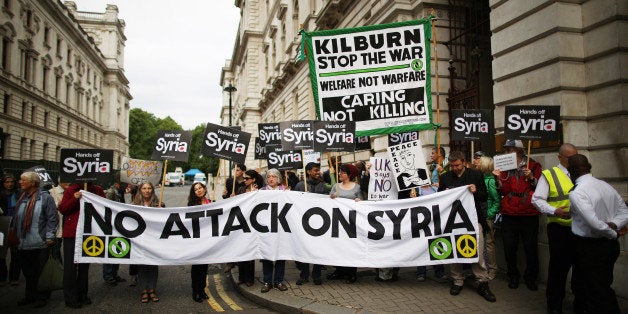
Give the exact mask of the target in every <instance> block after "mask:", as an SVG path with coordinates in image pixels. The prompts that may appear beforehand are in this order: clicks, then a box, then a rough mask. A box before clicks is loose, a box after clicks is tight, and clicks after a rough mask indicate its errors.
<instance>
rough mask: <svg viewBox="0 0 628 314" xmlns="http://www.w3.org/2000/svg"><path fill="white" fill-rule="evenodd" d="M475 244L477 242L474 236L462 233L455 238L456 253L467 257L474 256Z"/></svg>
mask: <svg viewBox="0 0 628 314" xmlns="http://www.w3.org/2000/svg"><path fill="white" fill-rule="evenodd" d="M477 244H478V243H477V241H476V240H475V237H473V236H472V235H469V234H463V235H462V236H460V237H459V238H458V239H457V240H456V248H457V249H458V253H460V255H462V256H464V257H467V258H469V257H473V256H475V253H476V252H477V250H478V246H477ZM463 245H464V246H463Z"/></svg>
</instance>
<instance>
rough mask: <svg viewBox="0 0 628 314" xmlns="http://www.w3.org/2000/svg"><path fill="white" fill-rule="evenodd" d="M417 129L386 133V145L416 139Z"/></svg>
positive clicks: (417, 136)
mask: <svg viewBox="0 0 628 314" xmlns="http://www.w3.org/2000/svg"><path fill="white" fill-rule="evenodd" d="M418 140H419V131H412V132H404V133H390V134H388V146H389V147H390V146H395V145H399V144H402V143H407V142H412V141H418Z"/></svg>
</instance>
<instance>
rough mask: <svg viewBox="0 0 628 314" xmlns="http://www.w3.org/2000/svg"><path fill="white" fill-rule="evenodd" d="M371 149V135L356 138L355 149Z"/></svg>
mask: <svg viewBox="0 0 628 314" xmlns="http://www.w3.org/2000/svg"><path fill="white" fill-rule="evenodd" d="M367 149H371V137H370V136H358V137H356V138H355V150H367Z"/></svg>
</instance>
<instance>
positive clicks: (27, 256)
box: [12, 171, 59, 308]
mask: <svg viewBox="0 0 628 314" xmlns="http://www.w3.org/2000/svg"><path fill="white" fill-rule="evenodd" d="M40 183H41V179H40V178H39V175H38V174H37V173H36V172H30V171H28V172H24V173H23V174H22V176H21V177H20V186H21V188H22V195H20V198H19V199H18V201H17V203H16V205H15V208H14V210H15V212H14V216H13V223H12V226H13V227H14V228H15V229H16V231H17V237H18V239H19V240H20V244H19V245H18V255H19V261H20V265H21V266H22V273H23V274H24V278H26V287H25V289H24V299H22V300H20V301H18V302H17V305H18V306H24V305H28V304H33V303H34V304H35V306H34V307H35V308H41V307H44V306H45V305H46V304H47V303H48V299H49V298H50V291H41V290H39V289H38V287H37V284H38V282H39V276H40V275H41V271H42V270H43V267H44V265H45V264H46V261H47V260H48V256H50V251H49V248H50V246H52V245H54V242H55V233H56V231H57V225H58V219H59V218H58V216H57V206H55V202H54V200H53V199H52V197H51V196H50V194H48V193H47V192H43V191H40V190H39V186H40Z"/></svg>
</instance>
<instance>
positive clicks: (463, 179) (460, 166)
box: [438, 151, 496, 302]
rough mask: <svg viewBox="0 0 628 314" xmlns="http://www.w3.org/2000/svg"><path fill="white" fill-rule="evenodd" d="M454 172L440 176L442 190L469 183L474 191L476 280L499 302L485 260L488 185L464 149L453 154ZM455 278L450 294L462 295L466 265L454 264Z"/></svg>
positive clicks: (473, 266) (481, 289)
mask: <svg viewBox="0 0 628 314" xmlns="http://www.w3.org/2000/svg"><path fill="white" fill-rule="evenodd" d="M448 159H449V167H450V168H451V170H450V171H447V172H445V173H444V174H443V175H442V176H441V178H440V184H439V185H438V191H439V192H440V191H445V190H448V189H453V188H457V187H461V186H467V187H468V189H469V191H471V193H473V200H474V202H475V209H476V213H477V217H478V230H477V246H476V250H477V252H478V262H477V263H473V264H471V270H472V271H473V274H474V275H475V281H476V282H477V283H478V290H477V292H478V294H479V295H481V296H482V297H484V299H485V300H486V301H489V302H495V301H496V298H495V295H493V292H491V289H490V288H489V286H488V271H487V270H486V264H485V263H484V254H483V253H484V230H488V227H487V226H486V212H485V211H483V210H482V205H481V204H482V203H483V202H484V203H485V202H486V200H487V197H488V195H487V191H486V185H485V183H484V178H483V175H482V173H480V172H479V171H476V170H473V169H467V168H466V167H465V159H466V158H465V156H464V153H462V152H461V151H452V152H450V153H449V158H448ZM450 272H451V278H452V279H453V284H452V286H451V289H450V290H449V294H451V295H458V294H460V291H461V290H462V286H463V284H464V276H463V275H462V264H452V265H451V267H450Z"/></svg>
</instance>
